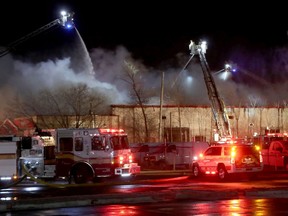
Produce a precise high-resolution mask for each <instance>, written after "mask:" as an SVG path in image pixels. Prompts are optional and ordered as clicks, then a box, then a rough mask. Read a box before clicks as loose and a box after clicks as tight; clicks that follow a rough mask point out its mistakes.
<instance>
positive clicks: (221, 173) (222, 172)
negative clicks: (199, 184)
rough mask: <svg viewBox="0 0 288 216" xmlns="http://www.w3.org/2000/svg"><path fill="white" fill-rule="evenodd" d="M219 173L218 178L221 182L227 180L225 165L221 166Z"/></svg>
mask: <svg viewBox="0 0 288 216" xmlns="http://www.w3.org/2000/svg"><path fill="white" fill-rule="evenodd" d="M217 173H218V178H219V179H220V180H224V179H226V178H227V175H228V173H227V171H226V168H225V166H224V165H219V167H218V170H217Z"/></svg>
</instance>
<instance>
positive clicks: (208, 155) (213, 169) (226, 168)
mask: <svg viewBox="0 0 288 216" xmlns="http://www.w3.org/2000/svg"><path fill="white" fill-rule="evenodd" d="M261 171H263V160H262V155H261V153H260V151H259V148H257V146H254V145H243V144H241V145H234V144H220V145H214V146H210V147H209V148H208V149H207V150H206V151H205V152H204V153H203V154H201V156H200V157H199V158H198V159H197V160H195V161H194V162H193V165H192V174H193V176H194V177H199V176H201V175H210V176H211V175H212V176H218V178H219V179H220V180H224V179H226V178H227V177H228V176H229V175H230V174H235V173H251V174H256V173H259V172H261Z"/></svg>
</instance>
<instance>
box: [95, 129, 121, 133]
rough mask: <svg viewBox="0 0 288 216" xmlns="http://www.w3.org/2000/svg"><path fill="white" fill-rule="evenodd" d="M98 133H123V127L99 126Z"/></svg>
mask: <svg viewBox="0 0 288 216" xmlns="http://www.w3.org/2000/svg"><path fill="white" fill-rule="evenodd" d="M99 130H100V133H124V130H123V129H112V128H100V129H99Z"/></svg>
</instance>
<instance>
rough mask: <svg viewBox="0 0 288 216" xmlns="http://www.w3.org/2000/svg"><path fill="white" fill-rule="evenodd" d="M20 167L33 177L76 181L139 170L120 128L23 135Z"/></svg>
mask: <svg viewBox="0 0 288 216" xmlns="http://www.w3.org/2000/svg"><path fill="white" fill-rule="evenodd" d="M21 146H22V149H21V157H20V160H19V161H20V167H22V173H23V168H24V169H25V170H24V171H27V170H29V173H31V175H33V177H36V178H54V179H67V180H69V182H75V183H77V184H80V183H87V182H94V181H95V180H96V179H97V178H98V177H112V176H131V175H136V174H138V173H140V166H138V164H137V163H133V158H132V153H131V150H130V148H129V142H128V138H127V134H126V133H125V132H124V130H122V129H104V128H103V129H102V128H93V129H89V128H87V129H86V128H63V129H55V130H47V131H41V132H39V133H38V134H37V135H35V136H33V137H22V140H21Z"/></svg>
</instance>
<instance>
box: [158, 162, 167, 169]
mask: <svg viewBox="0 0 288 216" xmlns="http://www.w3.org/2000/svg"><path fill="white" fill-rule="evenodd" d="M158 167H159V169H160V170H166V169H167V164H166V162H165V161H159V164H158Z"/></svg>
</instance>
